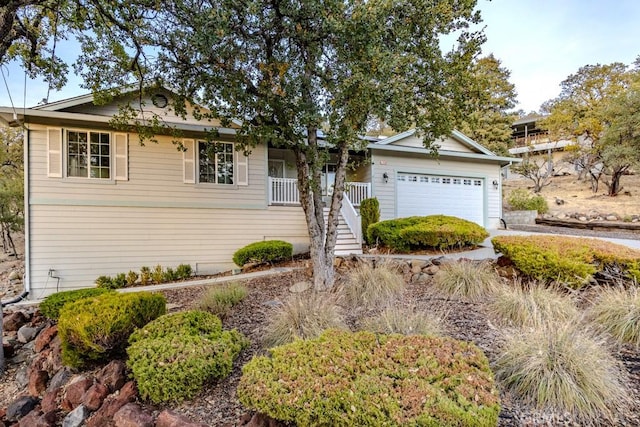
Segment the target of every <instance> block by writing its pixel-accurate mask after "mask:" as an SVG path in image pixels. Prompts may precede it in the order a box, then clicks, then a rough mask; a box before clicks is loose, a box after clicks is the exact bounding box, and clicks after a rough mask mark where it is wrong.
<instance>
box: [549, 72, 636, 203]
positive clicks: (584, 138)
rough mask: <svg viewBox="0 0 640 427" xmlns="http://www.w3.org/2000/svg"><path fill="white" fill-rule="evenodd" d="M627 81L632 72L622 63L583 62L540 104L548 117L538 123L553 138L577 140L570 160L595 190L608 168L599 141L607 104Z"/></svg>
mask: <svg viewBox="0 0 640 427" xmlns="http://www.w3.org/2000/svg"><path fill="white" fill-rule="evenodd" d="M630 80H631V74H630V73H629V72H628V71H627V67H626V66H625V65H624V64H622V63H619V62H615V63H612V64H609V65H600V64H598V65H586V66H584V67H581V68H580V69H579V70H578V72H577V73H575V74H572V75H570V76H569V77H567V79H566V80H564V81H563V82H562V83H561V84H560V86H561V88H562V90H561V92H560V95H559V96H558V97H557V98H555V99H552V100H550V101H547V102H546V103H545V104H544V105H543V110H544V111H545V112H546V113H548V116H547V117H546V118H545V119H544V120H542V121H541V122H540V126H541V127H544V128H546V129H549V133H550V136H551V137H552V138H553V139H556V140H559V139H571V140H574V141H576V147H575V150H574V151H573V153H572V155H571V157H570V158H569V160H570V161H572V162H573V163H574V164H576V165H577V166H580V167H582V168H584V170H585V171H587V173H588V174H589V176H590V178H591V188H592V190H593V191H594V192H597V191H598V182H599V180H600V177H601V176H602V173H603V172H604V171H605V170H607V168H608V165H606V164H605V162H606V161H607V160H609V159H610V158H611V157H610V156H603V150H604V147H605V144H603V141H602V136H603V133H604V130H605V128H606V126H607V123H608V122H609V120H610V117H609V113H608V103H609V102H610V101H611V100H612V99H614V98H615V97H617V96H619V95H620V94H621V93H623V92H624V91H625V90H626V89H627V88H628V87H629V83H630ZM612 195H613V194H612Z"/></svg>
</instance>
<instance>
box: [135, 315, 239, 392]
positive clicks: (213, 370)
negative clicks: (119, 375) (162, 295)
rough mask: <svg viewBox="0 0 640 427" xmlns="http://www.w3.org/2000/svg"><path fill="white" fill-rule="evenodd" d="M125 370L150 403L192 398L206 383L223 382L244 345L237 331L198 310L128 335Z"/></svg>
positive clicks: (160, 318)
mask: <svg viewBox="0 0 640 427" xmlns="http://www.w3.org/2000/svg"><path fill="white" fill-rule="evenodd" d="M129 342H130V343H131V345H130V346H129V348H128V349H127V353H128V355H129V361H128V366H129V367H130V368H131V371H132V372H133V377H134V378H135V380H136V383H137V386H138V390H139V391H140V395H141V396H142V397H143V398H145V399H150V400H151V401H152V402H153V403H162V402H181V401H183V400H186V399H191V398H193V397H195V396H196V395H197V394H198V393H199V392H200V390H202V387H203V386H204V384H206V383H207V382H209V381H211V380H212V379H215V378H224V377H226V376H227V375H229V373H230V372H231V369H232V367H233V361H234V359H235V358H236V357H237V356H238V354H240V352H241V351H242V349H243V348H245V347H246V346H247V345H248V341H247V339H246V338H245V337H244V336H243V335H242V334H241V333H239V332H238V331H236V330H235V329H234V330H231V331H223V330H222V323H221V322H220V319H218V318H217V317H216V316H214V315H213V314H210V313H206V312H202V311H186V312H181V313H175V314H168V315H165V316H161V317H159V318H158V319H156V320H154V321H153V322H151V323H149V324H148V325H146V326H145V327H143V328H142V329H140V330H138V331H136V332H135V333H134V334H132V335H131V337H130V339H129Z"/></svg>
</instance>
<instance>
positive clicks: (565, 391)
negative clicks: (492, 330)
mask: <svg viewBox="0 0 640 427" xmlns="http://www.w3.org/2000/svg"><path fill="white" fill-rule="evenodd" d="M505 339H506V341H505V344H504V348H503V349H502V354H501V355H500V356H499V357H498V359H497V360H496V362H495V364H494V369H495V372H496V378H498V379H499V380H501V384H502V385H503V386H504V387H506V388H507V389H508V390H509V391H511V392H513V393H514V394H515V395H516V396H518V397H519V398H520V399H522V400H523V401H525V402H526V403H527V404H530V405H533V406H535V407H536V408H538V409H546V410H552V411H558V412H561V413H565V412H566V413H570V414H572V415H573V416H574V417H575V418H576V419H578V420H580V421H581V422H583V423H585V424H589V423H594V425H599V423H601V422H602V420H603V419H605V418H608V419H611V418H613V415H614V414H612V411H613V410H615V408H622V407H624V405H625V403H626V402H627V399H626V396H627V389H626V386H625V384H626V376H625V374H623V371H622V370H621V367H620V364H619V362H618V361H617V360H616V359H615V358H614V357H613V356H612V355H611V354H609V352H608V351H607V348H606V347H605V344H604V342H603V341H602V340H601V339H600V338H598V337H596V336H595V335H593V334H590V333H589V331H588V330H586V329H585V327H584V325H582V324H580V323H578V322H536V326H535V327H532V328H526V329H517V330H514V331H512V332H511V333H509V334H507V336H506V337H505Z"/></svg>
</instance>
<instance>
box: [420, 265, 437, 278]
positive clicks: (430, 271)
mask: <svg viewBox="0 0 640 427" xmlns="http://www.w3.org/2000/svg"><path fill="white" fill-rule="evenodd" d="M423 271H424V272H425V273H427V274H429V275H431V276H433V275H434V274H436V273H437V272H438V271H440V267H438V266H437V265H430V266H429V267H427V268H425V269H424V270H423Z"/></svg>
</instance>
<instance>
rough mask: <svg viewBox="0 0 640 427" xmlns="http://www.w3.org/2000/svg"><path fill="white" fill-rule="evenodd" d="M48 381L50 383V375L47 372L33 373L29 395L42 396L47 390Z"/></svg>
mask: <svg viewBox="0 0 640 427" xmlns="http://www.w3.org/2000/svg"><path fill="white" fill-rule="evenodd" d="M47 381H49V374H48V373H47V371H42V370H34V371H31V373H30V374H29V386H28V390H29V394H30V395H31V396H40V395H41V394H42V393H44V391H45V390H46V389H47Z"/></svg>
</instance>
